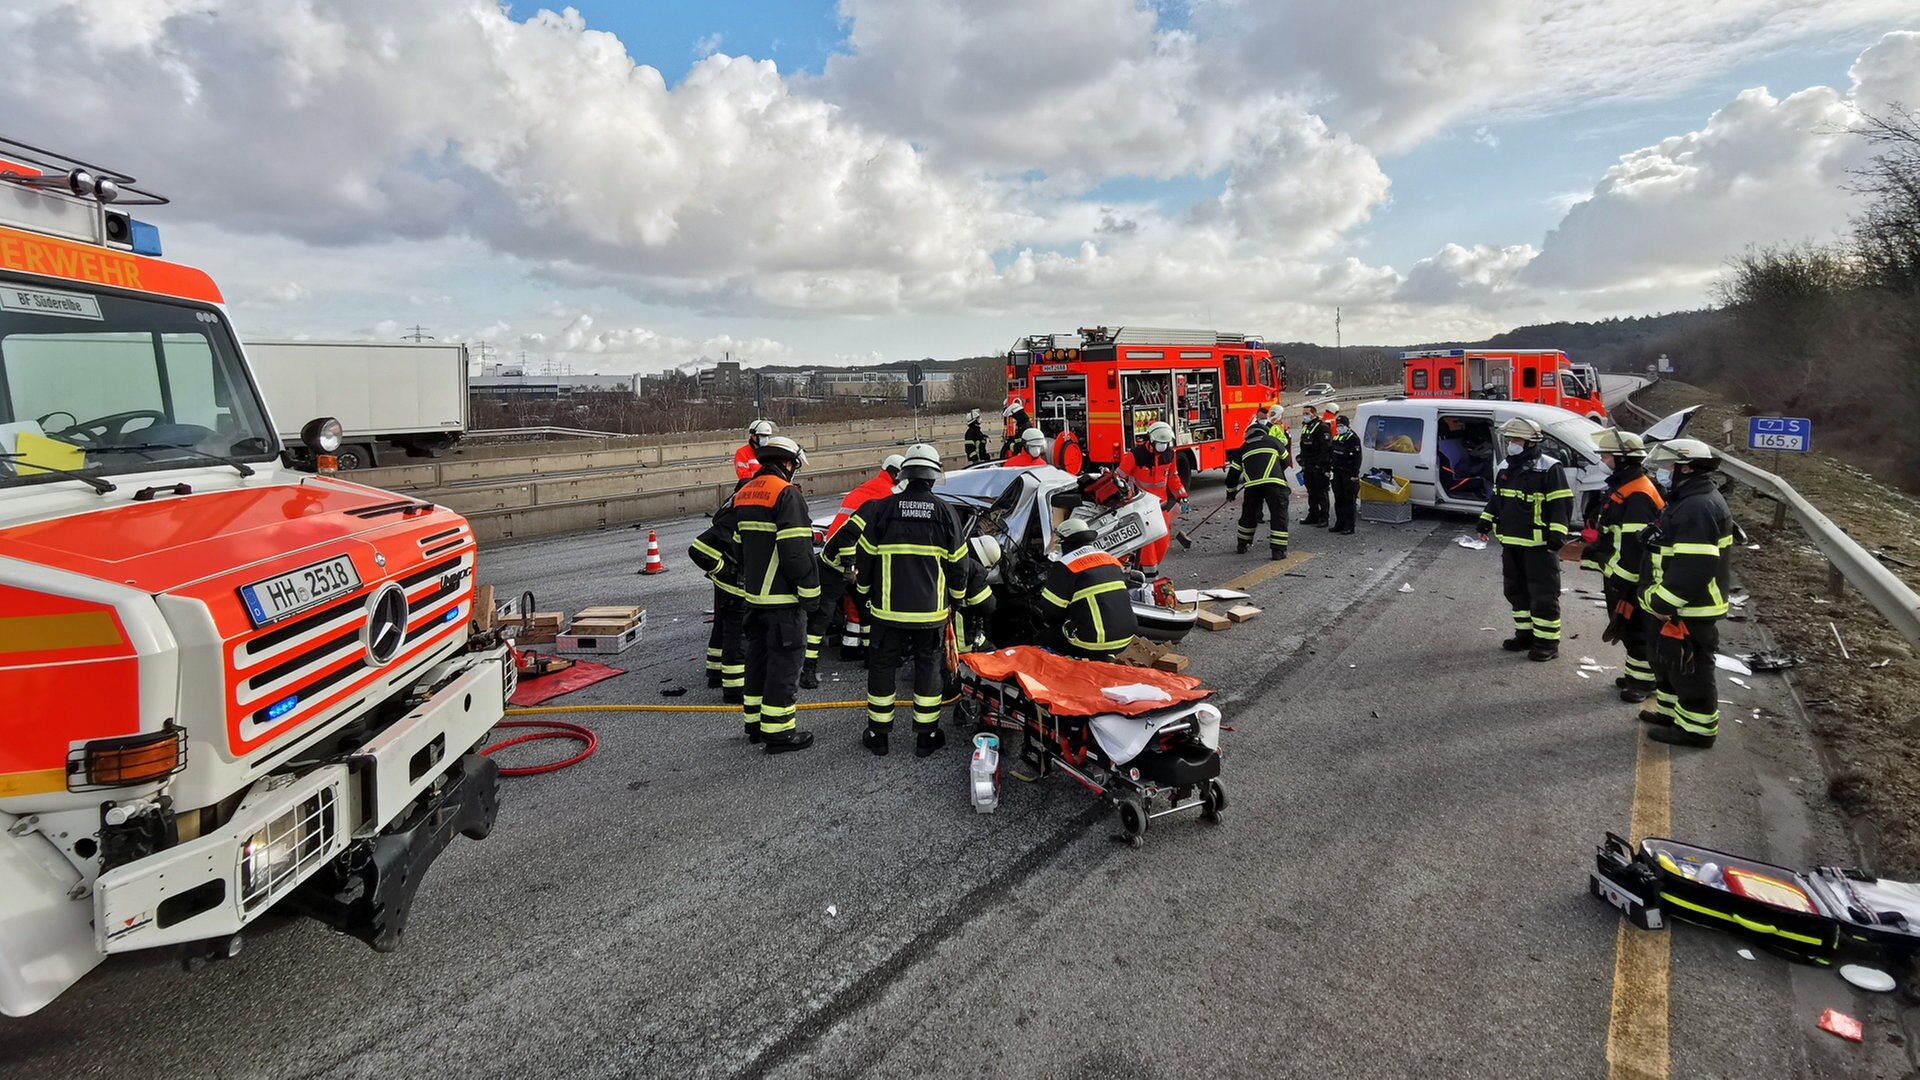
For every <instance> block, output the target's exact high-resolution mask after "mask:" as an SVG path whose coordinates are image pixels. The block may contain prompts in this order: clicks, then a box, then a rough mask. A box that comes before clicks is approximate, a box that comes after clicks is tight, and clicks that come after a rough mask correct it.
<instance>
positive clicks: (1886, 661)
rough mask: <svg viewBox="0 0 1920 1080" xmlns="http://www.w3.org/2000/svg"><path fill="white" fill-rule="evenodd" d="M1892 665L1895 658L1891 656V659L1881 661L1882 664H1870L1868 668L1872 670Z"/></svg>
mask: <svg viewBox="0 0 1920 1080" xmlns="http://www.w3.org/2000/svg"><path fill="white" fill-rule="evenodd" d="M1891 663H1893V657H1891V656H1889V657H1887V658H1886V659H1885V660H1882V661H1880V662H1878V663H1874V664H1868V665H1867V666H1868V667H1871V668H1883V667H1886V666H1887V665H1888V664H1891Z"/></svg>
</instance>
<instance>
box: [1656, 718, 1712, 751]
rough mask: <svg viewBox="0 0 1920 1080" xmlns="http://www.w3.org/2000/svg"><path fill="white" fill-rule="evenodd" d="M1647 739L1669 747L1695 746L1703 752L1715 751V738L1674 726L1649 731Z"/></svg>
mask: <svg viewBox="0 0 1920 1080" xmlns="http://www.w3.org/2000/svg"><path fill="white" fill-rule="evenodd" d="M1647 738H1649V739H1652V740H1653V741H1654V742H1661V743H1666V744H1667V745H1668V746H1693V747H1698V748H1699V749H1701V750H1711V749H1713V736H1711V735H1696V734H1694V733H1693V732H1691V731H1688V730H1686V729H1684V728H1680V727H1676V726H1674V725H1672V724H1668V725H1667V726H1665V727H1657V728H1654V729H1652V730H1651V731H1648V732H1647Z"/></svg>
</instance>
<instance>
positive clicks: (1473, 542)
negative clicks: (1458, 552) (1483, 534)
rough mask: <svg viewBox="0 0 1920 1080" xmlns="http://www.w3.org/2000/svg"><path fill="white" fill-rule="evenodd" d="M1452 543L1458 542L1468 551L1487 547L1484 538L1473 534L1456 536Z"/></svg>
mask: <svg viewBox="0 0 1920 1080" xmlns="http://www.w3.org/2000/svg"><path fill="white" fill-rule="evenodd" d="M1454 543H1456V544H1459V545H1460V546H1461V547H1463V548H1466V549H1467V550H1468V551H1485V550H1486V549H1487V542H1486V541H1485V540H1481V539H1479V538H1478V537H1473V536H1462V537H1458V538H1456V539H1455V540H1454Z"/></svg>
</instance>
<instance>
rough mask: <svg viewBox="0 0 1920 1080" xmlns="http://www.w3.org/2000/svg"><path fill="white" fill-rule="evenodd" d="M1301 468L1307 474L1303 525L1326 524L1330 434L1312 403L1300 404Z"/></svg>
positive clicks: (1331, 441) (1330, 446)
mask: <svg viewBox="0 0 1920 1080" xmlns="http://www.w3.org/2000/svg"><path fill="white" fill-rule="evenodd" d="M1299 446H1300V450H1299V454H1300V471H1301V472H1302V473H1303V474H1305V476H1306V486H1307V516H1306V517H1303V518H1301V519H1300V524H1302V525H1320V526H1324V525H1326V524H1327V488H1328V486H1329V484H1328V477H1327V468H1328V466H1329V465H1331V464H1332V459H1331V457H1330V453H1331V451H1332V450H1333V435H1332V433H1331V432H1329V431H1328V430H1327V422H1326V421H1325V420H1322V419H1321V418H1320V416H1319V414H1318V413H1316V412H1315V411H1314V408H1313V406H1311V405H1302V406H1300V440H1299Z"/></svg>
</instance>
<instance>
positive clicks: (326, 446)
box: [300, 416, 344, 454]
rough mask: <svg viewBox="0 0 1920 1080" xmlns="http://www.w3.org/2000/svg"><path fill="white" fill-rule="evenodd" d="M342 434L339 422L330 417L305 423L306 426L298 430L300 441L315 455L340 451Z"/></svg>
mask: <svg viewBox="0 0 1920 1080" xmlns="http://www.w3.org/2000/svg"><path fill="white" fill-rule="evenodd" d="M343 434H344V432H343V431H342V429H341V427H340V421H338V420H335V419H334V418H333V417H331V416H322V417H319V418H317V419H314V420H309V421H307V426H306V427H303V428H301V429H300V441H301V442H303V443H306V444H307V449H308V450H311V451H313V452H314V453H316V454H331V453H333V452H334V451H336V450H339V449H340V439H341V437H342V435H343Z"/></svg>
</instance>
